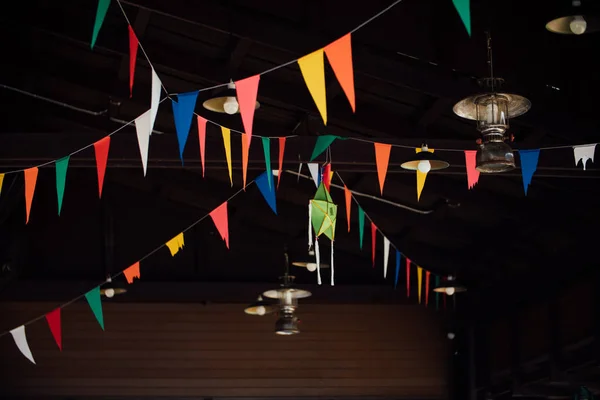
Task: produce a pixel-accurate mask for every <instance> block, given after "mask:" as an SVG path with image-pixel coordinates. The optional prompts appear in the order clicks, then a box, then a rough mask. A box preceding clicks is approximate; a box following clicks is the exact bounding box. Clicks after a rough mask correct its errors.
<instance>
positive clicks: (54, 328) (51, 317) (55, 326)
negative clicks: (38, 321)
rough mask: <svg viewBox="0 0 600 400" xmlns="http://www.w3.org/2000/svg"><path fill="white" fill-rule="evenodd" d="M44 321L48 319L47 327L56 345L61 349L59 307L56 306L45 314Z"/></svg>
mask: <svg viewBox="0 0 600 400" xmlns="http://www.w3.org/2000/svg"><path fill="white" fill-rule="evenodd" d="M46 321H48V327H50V332H52V336H54V341H55V342H56V344H57V345H58V348H59V349H60V351H62V333H61V327H60V308H56V309H54V310H52V311H50V312H49V313H48V314H46Z"/></svg>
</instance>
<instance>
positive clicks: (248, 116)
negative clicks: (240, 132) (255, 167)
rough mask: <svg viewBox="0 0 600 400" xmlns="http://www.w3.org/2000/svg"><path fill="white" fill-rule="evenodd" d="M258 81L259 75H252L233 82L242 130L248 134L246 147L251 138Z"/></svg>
mask: <svg viewBox="0 0 600 400" xmlns="http://www.w3.org/2000/svg"><path fill="white" fill-rule="evenodd" d="M259 81H260V75H254V76H251V77H250V78H246V79H242V80H240V81H237V82H235V91H236V94H237V101H238V104H239V106H240V114H241V115H242V122H243V123H244V130H245V131H246V133H247V134H248V147H250V141H251V140H252V123H253V121H254V110H255V109H256V94H257V93H258V83H259Z"/></svg>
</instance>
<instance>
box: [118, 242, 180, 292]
mask: <svg viewBox="0 0 600 400" xmlns="http://www.w3.org/2000/svg"><path fill="white" fill-rule="evenodd" d="M182 240H183V235H182ZM123 275H125V279H127V283H133V278H138V279H140V262H139V261H138V262H136V263H135V264H133V265H131V266H130V267H128V268H127V269H126V270H125V271H123Z"/></svg>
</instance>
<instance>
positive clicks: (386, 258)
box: [383, 236, 390, 278]
mask: <svg viewBox="0 0 600 400" xmlns="http://www.w3.org/2000/svg"><path fill="white" fill-rule="evenodd" d="M389 258H390V241H389V239H388V238H386V237H385V236H384V237H383V277H384V278H387V267H388V261H389Z"/></svg>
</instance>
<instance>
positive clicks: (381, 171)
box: [374, 143, 392, 195]
mask: <svg viewBox="0 0 600 400" xmlns="http://www.w3.org/2000/svg"><path fill="white" fill-rule="evenodd" d="M374 145H375V162H376V164H377V176H378V177H379V188H380V189H381V194H382V195H383V184H384V183H385V176H386V175H387V170H388V164H389V162H390V152H391V151H392V145H391V144H384V143H374Z"/></svg>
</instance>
